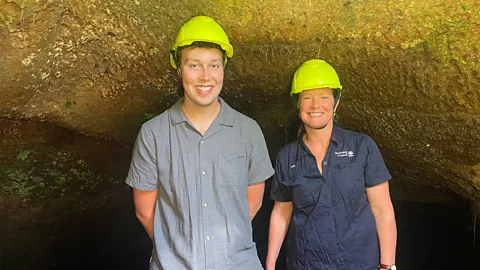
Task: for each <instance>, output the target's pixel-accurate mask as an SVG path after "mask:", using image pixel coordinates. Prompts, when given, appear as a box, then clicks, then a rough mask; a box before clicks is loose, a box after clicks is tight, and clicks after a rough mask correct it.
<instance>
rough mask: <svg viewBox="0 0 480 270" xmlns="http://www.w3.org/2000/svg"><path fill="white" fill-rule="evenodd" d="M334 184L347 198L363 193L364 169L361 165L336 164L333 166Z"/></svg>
mask: <svg viewBox="0 0 480 270" xmlns="http://www.w3.org/2000/svg"><path fill="white" fill-rule="evenodd" d="M334 171H335V182H336V183H337V184H338V185H340V189H341V190H342V191H343V192H344V193H345V195H348V197H350V198H352V197H356V196H358V195H360V194H363V193H364V192H365V175H364V172H365V169H364V167H363V164H361V163H346V164H337V165H335V166H334Z"/></svg>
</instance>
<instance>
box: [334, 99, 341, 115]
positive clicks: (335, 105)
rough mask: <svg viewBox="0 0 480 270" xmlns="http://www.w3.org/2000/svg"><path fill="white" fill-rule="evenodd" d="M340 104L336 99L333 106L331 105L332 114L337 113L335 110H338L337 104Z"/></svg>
mask: <svg viewBox="0 0 480 270" xmlns="http://www.w3.org/2000/svg"><path fill="white" fill-rule="evenodd" d="M339 103H340V98H338V99H337V100H335V102H334V104H333V112H336V111H337V108H338V104H339Z"/></svg>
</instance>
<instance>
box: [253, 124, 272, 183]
mask: <svg viewBox="0 0 480 270" xmlns="http://www.w3.org/2000/svg"><path fill="white" fill-rule="evenodd" d="M249 138H250V153H249V162H248V185H249V186H253V185H255V184H258V183H260V182H264V181H265V180H267V179H268V178H270V177H271V176H272V175H273V173H274V170H273V167H272V162H271V161H270V156H269V155H268V149H267V144H266V143H265V138H264V137H263V133H262V130H261V129H260V127H259V126H258V124H257V123H255V125H253V127H252V130H251V132H250V136H249Z"/></svg>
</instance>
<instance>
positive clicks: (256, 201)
mask: <svg viewBox="0 0 480 270" xmlns="http://www.w3.org/2000/svg"><path fill="white" fill-rule="evenodd" d="M264 190H265V182H261V183H258V184H255V185H253V186H249V187H247V200H248V206H249V208H250V220H253V218H254V217H255V215H256V214H257V212H258V210H260V207H262V201H263V191H264Z"/></svg>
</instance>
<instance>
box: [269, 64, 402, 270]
mask: <svg viewBox="0 0 480 270" xmlns="http://www.w3.org/2000/svg"><path fill="white" fill-rule="evenodd" d="M341 89H342V85H341V84H340V80H339V78H338V76H337V73H336V72H335V70H334V69H333V68H332V67H331V66H330V65H329V64H328V63H326V62H325V61H323V60H317V59H313V60H309V61H307V62H305V63H303V64H302V66H300V67H299V68H298V69H297V71H296V72H295V75H294V78H293V81H292V88H291V92H290V95H291V96H292V98H293V99H294V100H295V104H296V106H297V109H298V111H299V116H300V119H301V121H302V123H303V129H302V130H303V131H302V132H301V134H300V135H299V137H298V138H297V139H296V140H294V141H292V142H290V143H289V144H287V145H286V146H284V147H283V148H282V149H281V150H280V151H279V153H278V155H277V160H276V168H275V175H274V180H273V186H272V191H271V198H272V199H273V200H275V205H274V208H273V211H272V216H271V218H270V232H269V241H268V245H269V246H268V255H267V261H266V269H267V270H274V269H275V263H276V260H277V257H278V253H279V251H280V247H281V246H282V243H283V240H284V238H285V235H286V233H287V230H288V229H289V237H288V246H287V250H288V251H287V252H288V253H287V265H288V268H289V269H291V270H300V269H302V270H303V269H308V270H339V269H342V270H356V269H359V270H374V269H392V270H396V266H395V248H396V234H397V232H396V225H395V216H394V210H393V206H392V202H391V199H390V193H389V188H388V180H389V179H391V176H390V174H389V172H388V170H387V168H386V166H385V163H384V161H383V158H382V156H381V154H380V151H379V150H378V147H377V145H376V144H375V142H374V141H373V140H372V139H371V138H370V137H368V136H366V135H364V134H361V133H356V132H352V131H348V130H345V129H342V128H340V127H338V126H336V125H335V124H334V122H333V117H334V115H335V111H336V110H337V108H338V105H339V101H340V96H341Z"/></svg>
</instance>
